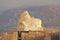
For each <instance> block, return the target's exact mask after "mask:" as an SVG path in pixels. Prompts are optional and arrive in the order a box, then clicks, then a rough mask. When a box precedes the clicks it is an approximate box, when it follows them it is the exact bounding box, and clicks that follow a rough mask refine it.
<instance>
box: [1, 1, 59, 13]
mask: <svg viewBox="0 0 60 40" xmlns="http://www.w3.org/2000/svg"><path fill="white" fill-rule="evenodd" d="M40 5H60V0H0V12H3V11H5V10H7V9H12V8H17V7H22V6H40Z"/></svg>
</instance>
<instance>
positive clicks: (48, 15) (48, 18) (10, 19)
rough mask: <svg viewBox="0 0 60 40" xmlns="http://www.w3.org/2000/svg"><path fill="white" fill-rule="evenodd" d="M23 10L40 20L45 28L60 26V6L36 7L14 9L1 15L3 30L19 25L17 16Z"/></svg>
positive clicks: (0, 24)
mask: <svg viewBox="0 0 60 40" xmlns="http://www.w3.org/2000/svg"><path fill="white" fill-rule="evenodd" d="M21 10H28V11H29V12H30V14H31V16H35V17H36V18H40V19H41V20H42V25H43V26H47V27H48V26H60V6H51V5H50V6H36V7H25V8H13V9H10V10H6V11H4V12H3V13H2V14H0V26H1V28H2V29H3V30H4V29H8V28H11V27H14V26H16V25H17V22H18V20H17V14H18V12H20V11H21ZM2 29H0V31H3V30H2Z"/></svg>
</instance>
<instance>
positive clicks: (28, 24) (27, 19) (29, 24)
mask: <svg viewBox="0 0 60 40" xmlns="http://www.w3.org/2000/svg"><path fill="white" fill-rule="evenodd" d="M17 29H18V30H21V31H39V30H43V28H42V25H41V20H40V19H38V18H34V17H31V16H30V15H29V12H28V11H22V12H20V13H19V15H18V25H17Z"/></svg>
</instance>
